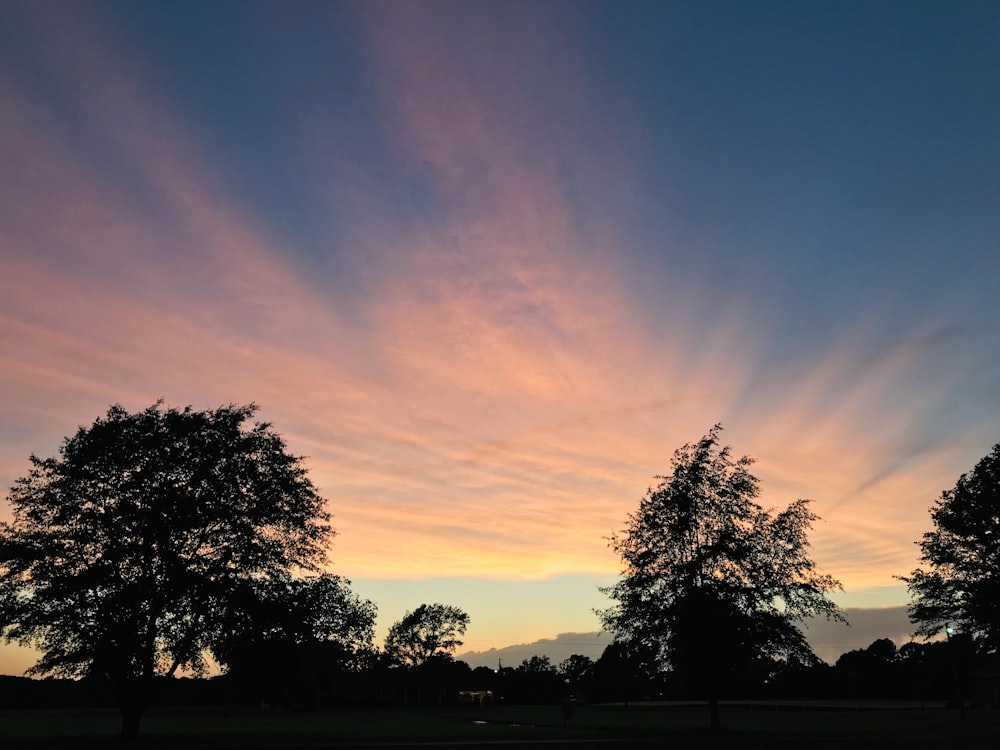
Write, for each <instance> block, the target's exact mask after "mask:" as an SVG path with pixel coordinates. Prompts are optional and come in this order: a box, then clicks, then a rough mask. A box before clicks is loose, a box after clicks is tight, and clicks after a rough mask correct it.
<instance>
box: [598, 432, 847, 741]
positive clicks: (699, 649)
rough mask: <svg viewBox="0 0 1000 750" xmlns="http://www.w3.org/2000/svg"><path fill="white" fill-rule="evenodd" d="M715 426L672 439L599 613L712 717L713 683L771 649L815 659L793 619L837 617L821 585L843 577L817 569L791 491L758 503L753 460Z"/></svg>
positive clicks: (614, 543) (763, 661)
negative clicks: (685, 439)
mask: <svg viewBox="0 0 1000 750" xmlns="http://www.w3.org/2000/svg"><path fill="white" fill-rule="evenodd" d="M721 429H722V428H721V426H720V425H716V426H715V427H713V428H712V430H711V431H709V433H708V434H707V435H705V436H704V437H703V438H702V439H701V440H699V441H698V442H697V443H695V444H690V443H689V444H686V445H684V446H683V447H681V448H680V449H678V450H677V451H676V452H675V453H674V456H673V459H672V461H671V466H672V473H671V474H670V475H669V476H664V477H657V479H658V480H659V484H658V485H657V486H656V487H654V488H650V489H649V491H648V492H647V493H646V496H645V497H644V498H643V499H642V500H641V502H640V504H639V509H638V511H637V512H635V513H634V514H630V515H629V517H628V524H627V527H626V529H625V531H624V532H623V533H620V534H616V535H614V536H613V537H612V538H611V541H610V545H611V547H612V548H613V549H614V550H615V552H617V553H618V554H619V555H620V556H621V558H622V561H623V563H624V569H623V572H622V577H621V578H620V579H619V581H618V582H617V583H615V584H614V585H613V586H610V587H608V588H607V589H604V591H605V593H606V594H608V595H609V596H610V597H611V598H612V599H614V600H616V602H617V604H616V605H615V606H613V607H611V608H610V609H607V610H604V611H603V612H599V613H598V614H599V615H601V618H602V621H603V625H604V627H605V629H607V630H609V631H610V632H611V633H613V634H614V635H615V638H616V640H621V641H624V642H626V643H628V644H629V650H631V651H633V652H636V653H641V652H643V651H652V652H653V653H654V654H655V657H656V660H657V662H658V663H659V665H660V667H661V668H664V669H668V670H670V672H671V673H672V676H673V677H674V678H675V679H677V680H681V681H685V682H686V683H687V684H688V685H689V688H691V689H697V690H699V691H702V692H704V693H705V694H706V695H707V697H708V700H709V708H710V717H711V724H712V726H713V728H718V726H719V715H718V698H719V691H720V689H721V687H722V686H723V685H724V684H725V683H726V682H727V681H729V680H732V679H733V678H734V677H735V676H736V675H737V674H738V673H739V672H740V671H741V670H747V669H751V668H754V667H765V668H766V667H767V664H768V663H771V662H772V660H774V659H788V658H792V657H795V658H800V659H808V658H814V655H813V653H812V649H811V648H810V647H809V644H808V643H807V642H806V640H805V637H804V636H803V635H802V632H801V630H800V629H799V624H800V623H801V622H802V620H803V619H805V618H806V617H809V616H812V615H817V614H822V615H825V616H827V617H832V618H837V619H841V616H840V614H839V611H838V609H837V607H836V605H834V604H833V602H832V601H830V599H829V598H827V596H826V592H827V591H829V590H830V589H834V588H838V587H839V583H838V582H837V581H835V580H834V579H833V578H831V577H830V576H827V575H822V574H820V573H819V572H817V569H816V566H815V564H814V563H813V562H812V560H810V559H809V557H808V556H807V554H806V551H807V548H808V539H807V536H806V532H807V531H808V529H809V528H810V526H811V524H812V522H813V521H815V520H816V519H817V516H816V515H815V514H813V513H812V512H811V511H810V510H809V501H807V500H797V501H795V502H794V503H792V504H791V505H789V506H788V508H787V509H785V510H784V511H782V512H780V513H777V514H774V513H773V512H772V511H770V510H765V509H764V508H763V507H761V506H760V505H759V504H758V503H757V502H756V498H757V497H758V494H759V485H758V480H757V478H756V477H754V476H753V475H752V474H751V473H750V465H751V464H752V463H753V460H752V459H751V458H749V457H746V456H744V457H743V458H740V459H733V458H732V456H731V452H730V448H729V447H723V448H720V447H719V432H720V431H721Z"/></svg>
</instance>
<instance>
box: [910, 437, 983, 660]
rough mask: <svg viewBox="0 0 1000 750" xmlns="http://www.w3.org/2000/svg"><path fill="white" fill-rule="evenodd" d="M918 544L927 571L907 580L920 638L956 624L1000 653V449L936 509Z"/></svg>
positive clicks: (960, 480)
mask: <svg viewBox="0 0 1000 750" xmlns="http://www.w3.org/2000/svg"><path fill="white" fill-rule="evenodd" d="M930 513H931V520H932V521H933V523H934V529H933V531H928V532H926V533H925V534H924V535H923V538H922V539H921V540H920V541H919V542H918V544H919V545H920V561H921V562H922V563H923V566H922V567H920V568H917V569H916V570H914V571H913V572H912V573H910V575H909V576H901V580H903V581H904V582H905V583H906V584H907V586H908V587H909V590H910V594H911V595H912V597H913V601H912V603H911V604H910V606H909V615H910V620H911V621H912V622H913V623H914V624H916V625H917V626H918V627H917V634H918V635H923V636H932V635H938V634H941V633H942V632H944V628H945V626H946V625H947V624H949V623H950V624H951V625H952V626H953V627H954V628H955V629H957V630H958V631H959V632H961V633H963V634H965V635H967V636H969V637H971V638H972V639H973V641H974V642H975V643H976V644H977V646H978V647H980V648H983V649H986V650H988V651H997V650H1000V443H998V444H997V445H995V446H993V450H992V451H991V452H990V453H989V455H987V456H986V457H984V458H983V459H982V460H980V461H979V463H977V464H976V466H975V468H974V469H973V470H972V471H971V472H969V473H967V474H962V475H961V476H960V477H959V478H958V481H957V482H956V484H955V486H954V487H953V488H952V489H950V490H945V491H944V492H942V493H941V497H940V498H938V500H937V501H936V502H935V504H934V506H933V507H932V508H931V511H930Z"/></svg>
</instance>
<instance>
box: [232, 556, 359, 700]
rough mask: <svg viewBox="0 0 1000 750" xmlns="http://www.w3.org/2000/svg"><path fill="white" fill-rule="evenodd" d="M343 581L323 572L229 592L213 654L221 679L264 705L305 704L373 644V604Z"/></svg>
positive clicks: (351, 667)
mask: <svg viewBox="0 0 1000 750" xmlns="http://www.w3.org/2000/svg"><path fill="white" fill-rule="evenodd" d="M349 586H350V581H348V580H346V579H344V578H341V577H340V576H335V575H332V574H330V573H324V574H322V575H319V576H309V577H304V578H292V577H291V576H286V577H284V578H277V577H275V578H268V579H261V580H251V581H247V582H245V583H244V584H243V587H242V589H241V590H240V591H238V592H235V595H234V597H233V606H232V607H231V609H230V612H229V620H228V624H227V631H226V635H225V638H224V639H223V640H222V644H221V646H220V647H218V648H216V650H215V656H216V658H217V659H218V660H219V662H220V663H222V664H223V665H224V666H225V667H226V668H227V674H228V675H229V676H230V677H232V678H234V679H236V680H238V681H239V682H241V683H243V685H245V686H247V687H252V688H253V689H254V690H255V692H256V693H257V694H258V696H261V695H263V696H265V697H266V698H267V699H268V700H269V702H272V703H273V702H284V703H286V704H290V705H301V704H303V703H305V702H306V700H307V695H311V696H312V698H313V702H316V701H318V695H319V694H320V693H321V692H323V691H324V690H325V689H327V688H329V686H330V685H329V683H330V681H331V680H332V679H334V678H335V677H336V676H337V674H338V673H341V672H345V671H355V670H358V669H360V667H361V665H362V664H363V663H364V662H365V660H366V659H367V654H368V652H369V651H370V649H371V648H372V646H373V638H374V629H375V614H376V609H375V605H374V604H372V603H371V602H370V601H367V600H364V599H361V598H360V597H358V596H357V595H355V594H354V593H352V592H351V590H350V588H349Z"/></svg>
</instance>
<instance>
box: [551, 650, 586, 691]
mask: <svg viewBox="0 0 1000 750" xmlns="http://www.w3.org/2000/svg"><path fill="white" fill-rule="evenodd" d="M556 671H557V672H558V673H559V674H560V675H561V676H562V677H564V678H566V679H567V680H569V681H570V682H571V683H573V684H579V683H582V682H584V681H585V680H587V679H588V678H589V677H590V675H591V673H592V672H593V671H594V660H593V659H591V658H590V657H589V656H584V655H583V654H570V655H569V656H568V657H567V658H565V659H563V660H562V661H561V662H559V666H558V667H556Z"/></svg>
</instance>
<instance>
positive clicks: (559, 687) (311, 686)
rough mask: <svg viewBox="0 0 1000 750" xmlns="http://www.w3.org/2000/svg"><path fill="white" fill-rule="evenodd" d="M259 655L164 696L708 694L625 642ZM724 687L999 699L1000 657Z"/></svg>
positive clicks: (920, 652) (29, 682)
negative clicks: (422, 653)
mask: <svg viewBox="0 0 1000 750" xmlns="http://www.w3.org/2000/svg"><path fill="white" fill-rule="evenodd" d="M260 656H261V658H260V660H259V661H257V662H256V663H254V664H252V665H251V664H247V665H244V667H243V668H242V669H238V670H230V671H229V672H227V673H226V674H223V675H219V676H216V677H211V678H192V677H180V678H161V679H159V680H158V684H157V687H156V701H155V702H156V703H157V704H159V705H165V706H202V705H215V706H218V705H231V706H242V707H263V708H272V709H276V710H286V711H307V710H318V709H336V708H343V707H378V706H399V705H410V706H419V705H424V706H430V705H452V704H461V703H470V704H491V703H505V704H552V705H555V704H577V703H612V702H617V703H630V702H644V701H664V700H698V699H702V698H704V696H701V695H699V694H698V690H697V688H696V687H694V686H692V685H691V684H690V683H689V681H688V680H686V679H684V678H682V677H681V676H680V675H679V674H674V673H671V672H669V671H667V672H657V671H656V670H653V669H650V668H649V664H648V662H647V661H646V660H644V659H642V658H641V656H640V655H637V654H635V653H628V652H627V651H626V650H625V649H624V648H623V647H622V646H621V645H620V644H611V645H609V646H608V647H607V648H606V649H605V651H604V653H603V654H602V656H601V657H600V658H599V659H597V660H596V661H595V660H593V659H591V658H589V657H587V656H582V655H579V654H577V655H573V656H571V657H569V658H568V659H566V660H564V661H563V662H561V663H559V664H553V663H552V662H551V661H550V660H549V658H548V657H545V656H534V657H532V658H530V659H526V660H524V661H523V662H521V664H520V665H518V666H516V667H509V666H508V667H502V666H498V668H496V669H491V668H489V667H482V666H481V667H476V668H472V667H470V666H469V665H468V664H466V663H465V662H463V661H461V660H456V659H452V658H450V657H448V656H443V655H442V656H435V657H434V658H431V659H428V660H426V661H424V662H422V663H420V664H418V665H409V666H402V665H400V664H399V663H398V662H394V661H392V660H391V659H387V658H385V655H384V653H379V652H375V651H373V652H371V653H370V654H368V661H367V662H365V661H364V660H363V659H361V660H359V659H358V658H357V655H355V656H354V658H352V659H350V660H345V658H344V653H343V652H342V651H338V650H337V649H336V648H333V647H330V648H326V649H324V648H317V647H310V648H304V649H299V650H296V651H294V652H288V651H286V652H283V653H280V654H278V653H271V654H268V653H266V651H265V652H262V653H261V654H260ZM721 697H722V698H723V699H740V700H761V701H774V700H802V701H812V700H824V699H827V700H907V701H911V702H918V701H919V702H922V703H930V704H934V705H940V704H941V703H947V704H948V705H959V704H961V705H966V706H984V707H994V708H995V707H996V706H998V705H1000V660H998V659H997V657H996V655H990V654H986V653H982V652H979V651H977V649H976V648H975V646H974V644H973V642H972V641H971V639H968V638H963V637H961V636H956V637H953V638H951V639H949V640H942V641H937V642H932V643H918V642H909V643H906V644H903V645H902V646H901V647H899V648H897V647H896V645H895V644H894V643H893V642H892V641H891V640H889V639H886V638H882V639H879V640H876V641H874V642H873V643H871V644H870V645H869V646H867V647H866V648H862V649H856V650H852V651H848V652H846V653H844V654H842V655H841V656H840V658H839V659H837V661H836V663H835V664H832V665H831V664H826V663H824V662H819V661H816V662H813V663H812V664H808V665H806V664H796V663H788V662H781V663H774V664H772V665H770V668H768V666H767V665H763V664H760V665H758V666H757V669H753V670H745V671H743V672H742V673H740V674H739V675H736V676H735V679H733V680H732V681H731V682H729V683H728V685H727V687H726V689H725V691H724V694H723V695H722V696H721ZM0 704H2V705H4V706H5V707H7V708H18V709H25V708H85V707H99V706H114V705H116V698H115V695H114V691H113V686H112V684H111V683H110V682H109V681H107V680H104V679H101V678H99V677H88V678H84V679H82V680H64V679H52V678H49V679H44V680H33V679H28V678H23V677H0Z"/></svg>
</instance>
